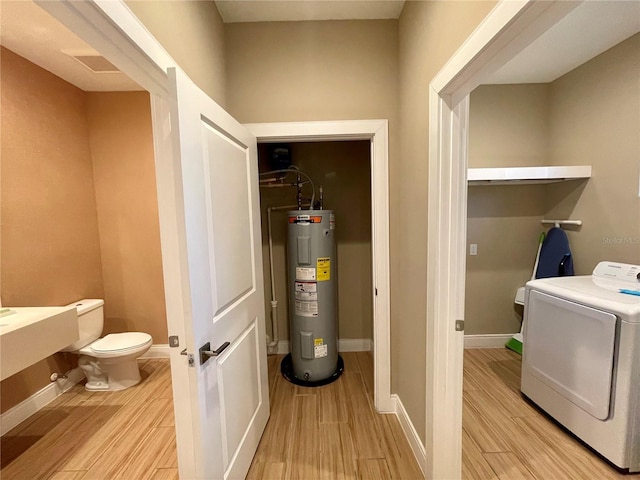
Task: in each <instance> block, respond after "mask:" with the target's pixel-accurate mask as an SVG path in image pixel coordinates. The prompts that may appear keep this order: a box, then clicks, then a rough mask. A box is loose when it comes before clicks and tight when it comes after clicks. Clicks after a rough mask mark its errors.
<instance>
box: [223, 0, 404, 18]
mask: <svg viewBox="0 0 640 480" xmlns="http://www.w3.org/2000/svg"><path fill="white" fill-rule="evenodd" d="M215 3H216V5H217V7H218V12H220V16H221V17H222V21H223V22H224V23H239V22H296V21H304V20H372V19H384V18H399V17H400V13H401V12H402V7H404V0H382V1H380V0H339V1H336V0H303V1H301V0H297V1H296V0H284V1H281V0H280V1H279V0H269V1H264V0H262V1H260V0H216V2H215Z"/></svg>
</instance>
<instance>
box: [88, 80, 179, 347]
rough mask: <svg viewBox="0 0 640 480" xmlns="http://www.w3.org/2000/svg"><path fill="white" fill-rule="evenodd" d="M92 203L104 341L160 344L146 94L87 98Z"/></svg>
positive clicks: (163, 333)
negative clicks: (115, 337) (111, 337)
mask: <svg viewBox="0 0 640 480" xmlns="http://www.w3.org/2000/svg"><path fill="white" fill-rule="evenodd" d="M86 97H87V119H88V125H89V132H90V135H89V139H90V145H91V156H92V162H93V177H94V182H95V197H96V202H97V214H98V226H99V229H100V247H101V254H102V275H103V279H104V300H105V329H104V333H105V334H106V333H112V332H123V331H128V332H131V331H142V332H147V333H149V334H150V335H151V336H152V337H153V343H155V344H166V343H167V320H166V312H165V304H164V285H163V277H162V254H161V252H160V228H159V224H158V201H157V193H156V176H155V164H154V156H153V135H152V131H151V106H150V103H149V94H148V93H147V92H117V93H87V94H86Z"/></svg>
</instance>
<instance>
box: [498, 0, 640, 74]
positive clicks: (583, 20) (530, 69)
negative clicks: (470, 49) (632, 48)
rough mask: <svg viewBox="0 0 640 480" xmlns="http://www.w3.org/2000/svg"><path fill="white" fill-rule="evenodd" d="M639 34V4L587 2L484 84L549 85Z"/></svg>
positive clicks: (633, 1)
mask: <svg viewBox="0 0 640 480" xmlns="http://www.w3.org/2000/svg"><path fill="white" fill-rule="evenodd" d="M638 32H640V1H638V0H632V1H611V0H609V1H587V2H584V3H582V4H581V5H580V6H578V7H577V8H575V9H574V10H573V11H571V13H570V14H569V15H567V16H566V17H564V18H563V19H562V20H561V21H560V22H558V23H556V24H555V25H554V26H553V27H552V28H550V29H549V30H547V32H546V33H545V34H544V35H543V36H541V37H540V38H538V40H536V41H535V42H533V43H532V44H531V45H529V46H528V47H527V48H525V49H524V50H523V51H522V52H520V54H519V55H518V56H517V57H515V58H514V59H513V60H511V61H510V62H508V63H507V64H506V65H504V66H503V67H502V68H500V69H499V70H498V71H496V72H495V73H494V74H493V75H492V76H491V78H490V79H489V81H487V82H486V83H548V82H552V81H553V80H555V79H556V78H558V77H560V76H562V75H564V74H565V73H567V72H570V71H571V70H573V69H574V68H576V67H578V66H580V65H582V64H583V63H585V62H587V61H588V60H591V59H592V58H593V57H595V56H596V55H599V54H601V53H603V52H604V51H606V50H608V49H609V48H611V47H613V46H614V45H617V44H618V43H620V42H622V41H623V40H626V39H627V38H629V37H630V36H632V35H633V34H635V33H638Z"/></svg>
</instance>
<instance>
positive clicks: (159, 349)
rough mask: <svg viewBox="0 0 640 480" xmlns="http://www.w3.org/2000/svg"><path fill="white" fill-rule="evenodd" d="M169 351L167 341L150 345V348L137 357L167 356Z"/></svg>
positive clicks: (143, 358)
mask: <svg viewBox="0 0 640 480" xmlns="http://www.w3.org/2000/svg"><path fill="white" fill-rule="evenodd" d="M169 352H170V350H169V344H167V343H164V344H157V345H151V348H150V349H149V350H148V351H147V352H146V353H145V354H144V355H142V356H141V357H140V358H139V359H140V360H145V359H147V358H169Z"/></svg>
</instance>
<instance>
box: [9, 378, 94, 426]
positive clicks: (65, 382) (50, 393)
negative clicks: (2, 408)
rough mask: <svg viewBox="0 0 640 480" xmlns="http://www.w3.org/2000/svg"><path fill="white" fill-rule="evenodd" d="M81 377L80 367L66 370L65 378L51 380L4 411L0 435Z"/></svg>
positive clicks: (56, 396) (45, 404) (49, 401)
mask: <svg viewBox="0 0 640 480" xmlns="http://www.w3.org/2000/svg"><path fill="white" fill-rule="evenodd" d="M82 379H84V373H83V372H82V369H81V368H80V367H76V368H74V369H73V370H70V371H69V372H67V378H60V379H59V380H57V381H55V382H51V383H50V384H49V385H47V386H46V387H43V388H41V389H40V390H38V391H37V392H36V393H34V394H33V395H31V396H30V397H29V398H26V399H25V400H23V401H22V402H20V403H19V404H18V405H16V406H15V407H12V408H10V409H9V410H7V411H6V412H4V413H3V414H2V415H0V435H4V434H6V433H7V432H9V431H10V430H11V429H12V428H15V427H17V426H18V425H20V424H21V423H22V422H24V421H25V420H26V419H27V418H29V417H30V416H31V415H33V414H34V413H36V412H37V411H38V410H40V409H41V408H44V407H45V406H47V405H48V404H49V403H51V402H52V401H54V400H55V399H56V398H58V397H59V396H60V395H62V394H63V393H64V392H66V391H68V390H70V389H71V388H72V387H73V386H74V385H75V384H76V383H78V382H80V381H81V380H82Z"/></svg>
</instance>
